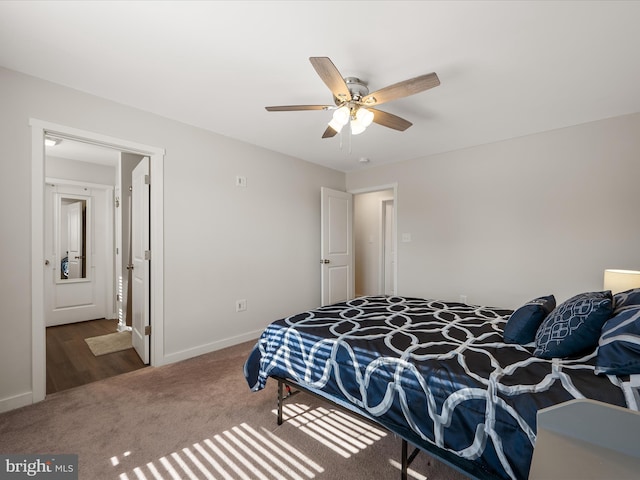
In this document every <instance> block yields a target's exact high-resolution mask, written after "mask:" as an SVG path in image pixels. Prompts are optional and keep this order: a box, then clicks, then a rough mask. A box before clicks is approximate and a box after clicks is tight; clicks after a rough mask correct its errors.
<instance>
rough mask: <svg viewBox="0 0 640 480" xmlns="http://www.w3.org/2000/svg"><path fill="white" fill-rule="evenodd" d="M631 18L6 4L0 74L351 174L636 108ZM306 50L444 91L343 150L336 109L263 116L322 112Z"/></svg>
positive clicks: (238, 4) (588, 8)
mask: <svg viewBox="0 0 640 480" xmlns="http://www.w3.org/2000/svg"><path fill="white" fill-rule="evenodd" d="M639 24H640V2H634V1H628V2H616V1H603V2H599V1H586V2H582V1H545V2H539V1H534V2H525V1H495V2H486V1H471V2H462V1H460V2H456V1H445V2H438V1H422V2H421V1H413V2H401V1H354V2H348V1H296V2H294V1H278V2H276V1H252V2H244V1H212V2H186V1H180V2H155V1H142V2H98V1H92V2H76V1H71V2H57V1H44V2H29V1H17V2H14V1H1V2H0V65H2V66H5V67H7V68H10V69H13V70H17V71H20V72H24V73H27V74H30V75H34V76H36V77H41V78H44V79H47V80H50V81H53V82H56V83H59V84H63V85H67V86H69V87H72V88H75V89H78V90H82V91H85V92H89V93H92V94H95V95H98V96H100V97H104V98H108V99H111V100H113V101H116V102H120V103H123V104H127V105H131V106H134V107H137V108H140V109H143V110H147V111H150V112H154V113H156V114H159V115H162V116H165V117H169V118H173V119H176V120H179V121H181V122H185V123H187V124H191V125H196V126H199V127H202V128H204V129H207V130H211V131H214V132H217V133H220V134H223V135H226V136H229V137H233V138H236V139H239V140H242V141H245V142H249V143H252V144H255V145H259V146H262V147H265V148H268V149H271V150H275V151H278V152H282V153H285V154H287V155H291V156H294V157H298V158H302V159H305V160H308V161H311V162H315V163H319V164H323V165H326V166H329V167H332V168H336V169H339V170H344V171H348V170H352V169H357V168H361V167H362V164H361V163H360V162H358V160H359V159H360V158H361V157H366V158H369V159H370V160H371V162H370V163H369V165H380V164H383V163H387V162H394V161H400V160H405V159H411V158H416V157H423V156H426V155H431V154H435V153H439V152H445V151H451V150H456V149H461V148H466V147H470V146H474V145H479V144H485V143H490V142H495V141H499V140H503V139H508V138H513V137H518V136H522V135H528V134H532V133H536V132H541V131H545V130H551V129H556V128H561V127H565V126H570V125H575V124H580V123H584V122H589V121H593V120H598V119H602V118H607V117H612V116H617V115H622V114H627V113H633V112H638V111H640V88H638V85H640V60H639V58H640V57H639V56H638V53H637V51H636V50H637V48H638V46H640V28H639V27H638V25H639ZM310 56H328V57H330V58H331V59H332V60H333V62H334V64H335V65H336V66H337V68H338V69H339V70H340V72H341V73H342V74H343V75H344V76H356V77H359V78H361V79H362V80H365V81H366V82H368V84H369V88H370V90H371V91H374V90H377V89H379V88H382V87H384V86H387V85H390V84H392V83H396V82H398V81H401V80H405V79H408V78H412V77H415V76H418V75H421V74H424V73H429V72H432V71H434V72H436V73H437V74H438V76H439V78H440V81H441V82H442V84H441V85H440V86H439V87H436V88H434V89H431V90H428V91H426V92H422V93H419V94H417V95H414V96H411V97H408V98H404V99H400V100H396V101H393V102H390V103H387V104H385V105H384V106H383V107H381V109H382V110H385V111H388V112H390V113H393V114H396V115H399V116H401V117H403V118H406V119H407V120H409V121H411V122H413V124H414V125H413V127H411V128H409V129H408V130H407V131H405V132H397V131H394V130H391V129H387V128H384V127H381V126H379V125H376V124H374V125H372V126H371V127H369V129H368V130H367V131H366V132H365V133H363V134H362V135H359V136H355V137H352V138H351V143H350V142H349V137H347V136H343V138H342V146H341V145H340V136H336V137H334V138H332V139H322V138H321V135H322V133H323V131H324V130H325V128H326V124H327V122H328V121H329V119H330V115H331V112H325V111H303V112H275V113H274V112H271V113H270V112H267V111H266V110H265V109H264V107H265V106H267V105H290V104H329V103H331V101H332V97H331V93H330V92H329V90H328V88H327V87H326V86H325V84H324V83H323V82H322V81H321V80H320V78H319V77H318V76H317V74H316V72H315V70H314V69H313V67H312V66H311V64H310V63H309V60H308V58H309V57H310ZM74 126H75V127H78V128H81V127H82V126H77V125H74Z"/></svg>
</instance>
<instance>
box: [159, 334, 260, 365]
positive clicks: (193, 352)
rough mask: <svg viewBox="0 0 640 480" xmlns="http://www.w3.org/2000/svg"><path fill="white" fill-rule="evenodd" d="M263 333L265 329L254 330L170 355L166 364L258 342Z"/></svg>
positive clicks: (166, 358)
mask: <svg viewBox="0 0 640 480" xmlns="http://www.w3.org/2000/svg"><path fill="white" fill-rule="evenodd" d="M263 331H264V329H259V330H254V331H253V332H247V333H243V334H242V335H236V336H235V337H230V338H225V339H223V340H217V341H215V342H210V343H207V344H204V345H199V346H197V347H193V348H187V349H185V350H180V351H178V352H174V353H170V354H168V355H167V356H166V357H165V360H166V363H174V362H179V361H182V360H187V359H189V358H193V357H196V356H198V355H204V354H205V353H211V352H215V351H217V350H221V349H223V348H227V347H232V346H234V345H239V344H240V343H244V342H249V341H252V340H253V341H256V342H257V341H258V338H260V334H262V332H263Z"/></svg>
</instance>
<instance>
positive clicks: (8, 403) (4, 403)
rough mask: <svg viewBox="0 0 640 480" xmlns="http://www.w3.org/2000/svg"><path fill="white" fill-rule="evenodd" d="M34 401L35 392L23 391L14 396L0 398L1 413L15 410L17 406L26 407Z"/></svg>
mask: <svg viewBox="0 0 640 480" xmlns="http://www.w3.org/2000/svg"><path fill="white" fill-rule="evenodd" d="M32 403H33V392H26V393H21V394H20V395H15V396H13V397H7V398H2V399H0V413H2V412H8V411H9V410H15V409H16V408H20V407H26V406H27V405H31V404H32Z"/></svg>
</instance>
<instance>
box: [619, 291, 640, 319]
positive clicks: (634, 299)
mask: <svg viewBox="0 0 640 480" xmlns="http://www.w3.org/2000/svg"><path fill="white" fill-rule="evenodd" d="M638 305H640V288H632V289H631V290H625V291H624V292H619V293H616V294H615V295H614V296H613V309H614V310H613V314H614V315H617V314H618V313H619V312H620V310H621V309H623V308H626V307H630V306H638Z"/></svg>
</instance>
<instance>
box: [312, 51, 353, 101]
mask: <svg viewBox="0 0 640 480" xmlns="http://www.w3.org/2000/svg"><path fill="white" fill-rule="evenodd" d="M309 61H310V62H311V65H313V68H315V69H316V72H317V73H318V75H319V76H320V78H321V79H322V81H323V82H324V83H325V84H326V85H327V87H329V90H331V93H333V96H334V97H336V98H337V99H338V101H340V102H348V101H350V100H351V92H350V91H349V88H348V87H347V84H346V83H345V81H344V78H342V74H341V73H340V72H339V71H338V69H337V68H336V66H335V65H334V64H333V62H332V61H331V60H330V59H329V57H309Z"/></svg>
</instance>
